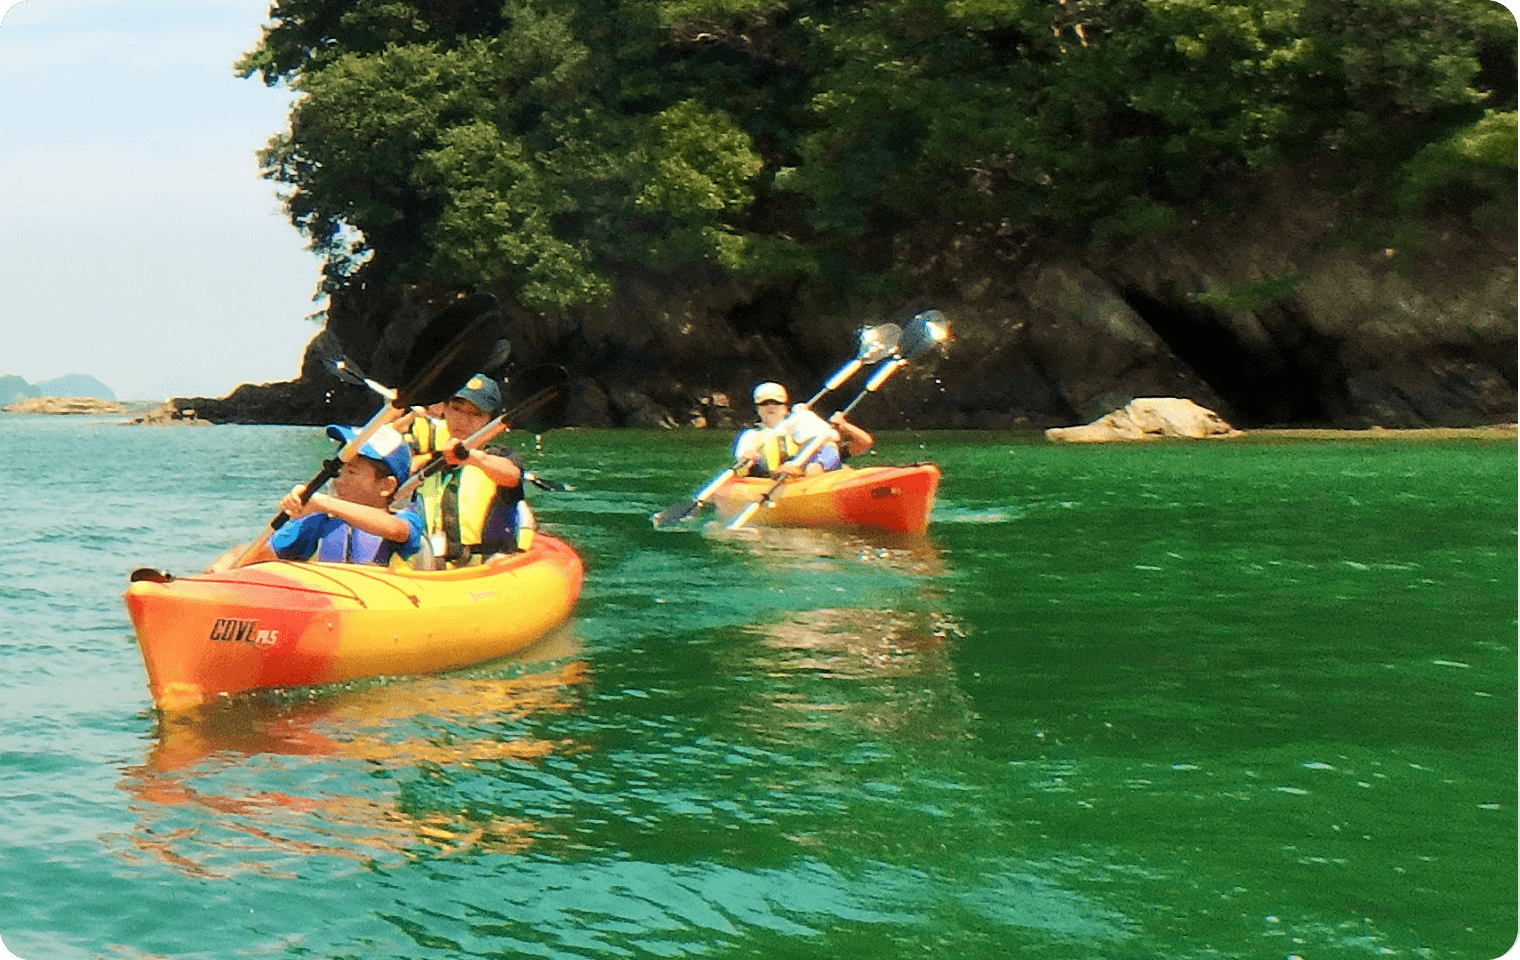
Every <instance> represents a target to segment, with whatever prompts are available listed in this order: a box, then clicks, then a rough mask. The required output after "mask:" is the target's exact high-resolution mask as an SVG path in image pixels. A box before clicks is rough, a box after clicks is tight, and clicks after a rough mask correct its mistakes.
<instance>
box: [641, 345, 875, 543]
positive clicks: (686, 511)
mask: <svg viewBox="0 0 1520 960" xmlns="http://www.w3.org/2000/svg"><path fill="white" fill-rule="evenodd" d="M902 333H903V331H902V328H901V327H899V326H898V325H897V324H895V323H883V324H878V325H877V326H874V327H864V328H862V329H861V331H860V339H859V344H858V346H857V347H856V350H855V356H854V357H853V358H851V359H850V361H849V362H848V363H846V364H845V365H844V366H842V367H840V368H839V369H838V370H836V371H834V373H833V375H832V376H830V377H829V378H828V380H826V381H824V384H823V386H822V387H821V388H820V389H819V390H818V392H817V393H815V394H813V396H812V397H811V398H809V399H808V400H807V401H806V402H805V403H800V404H798V405H797V406H796V407H793V408H792V412H791V413H788V414H787V415H786V419H784V420H782V421H781V422H780V423H778V424H776V425H775V426H774V427H766V428H765V429H763V430H762V431H761V432H760V438H759V439H760V441H761V446H763V445H764V442H765V441H766V440H768V439H769V438H770V437H773V436H776V435H778V434H780V433H782V432H784V431H785V430H786V429H788V428H789V427H790V425H791V421H792V417H793V414H795V413H796V412H797V410H799V409H803V410H811V409H812V407H813V404H815V403H817V402H818V401H819V400H821V399H823V395H824V394H826V393H828V392H829V391H831V390H834V389H837V388H838V387H839V386H840V385H841V384H843V383H844V382H845V381H847V380H849V379H850V378H851V377H853V376H855V374H856V373H857V372H859V370H860V368H861V367H863V366H865V365H866V364H868V363H876V362H877V361H879V360H881V359H882V358H883V357H886V356H889V355H890V354H892V352H893V351H895V350H896V349H897V345H898V341H899V340H900V339H901V337H902ZM752 463H754V460H753V459H752V458H740V459H738V460H735V461H734V464H733V466H731V467H728V468H727V469H725V470H724V471H723V472H721V473H719V474H718V475H717V476H716V477H713V478H712V482H710V483H708V485H707V486H705V487H703V488H702V489H701V490H699V491H698V492H697V495H696V496H694V497H692V498H691V499H690V500H686V501H684V502H682V503H673V504H671V505H670V506H668V507H666V508H665V509H664V510H661V511H660V512H659V513H657V514H655V515H654V516H652V517H650V521H651V522H652V523H653V524H654V525H655V527H657V528H658V527H668V526H671V525H673V524H677V523H681V522H683V521H686V520H689V519H691V518H692V517H694V516H696V515H697V512H698V511H700V510H701V509H702V507H704V506H705V505H706V504H707V502H708V501H709V500H711V499H712V497H713V494H715V493H717V492H718V488H719V487H721V486H723V484H725V483H727V482H728V480H729V479H730V478H731V477H736V476H738V475H739V474H740V473H742V472H743V471H744V470H746V469H748V468H749V466H750V465H751V464H752Z"/></svg>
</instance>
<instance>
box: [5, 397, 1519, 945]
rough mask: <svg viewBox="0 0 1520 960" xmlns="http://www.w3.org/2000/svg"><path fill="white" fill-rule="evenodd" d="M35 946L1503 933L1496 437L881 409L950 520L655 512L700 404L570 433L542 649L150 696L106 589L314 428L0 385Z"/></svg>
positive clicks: (1264, 940) (309, 452)
mask: <svg viewBox="0 0 1520 960" xmlns="http://www.w3.org/2000/svg"><path fill="white" fill-rule="evenodd" d="M0 441H3V442H0V450H4V451H5V452H4V454H0V457H3V459H0V462H3V463H4V465H5V475H6V476H8V477H10V478H11V483H10V490H9V496H8V497H7V498H6V499H5V500H4V501H0V503H3V506H0V518H3V521H4V522H3V528H4V530H5V533H4V534H3V536H4V537H5V541H6V542H5V549H4V550H0V573H3V576H0V584H3V586H0V596H3V599H4V607H3V610H4V617H3V619H0V703H3V705H4V716H5V722H4V724H3V725H0V798H3V800H4V809H5V815H4V817H3V818H0V939H3V941H4V943H5V946H6V947H7V948H8V949H9V950H10V951H11V952H12V953H14V954H16V955H17V956H19V957H21V958H23V960H75V958H111V960H118V958H122V960H147V958H160V957H171V958H205V960H213V958H214V960H225V958H233V957H281V958H284V957H290V958H295V957H305V958H326V960H336V958H350V957H352V958H365V960H376V958H408V960H418V958H425V960H434V958H440V960H441V958H456V957H472V958H473V957H495V958H516V957H555V958H645V957H661V958H667V957H675V958H737V957H754V958H759V957H764V958H778V957H809V958H813V957H828V958H870V960H880V958H886V957H891V958H897V957H912V956H935V957H941V958H956V960H960V958H1004V957H1048V958H1063V960H1064V958H1116V960H1117V958H1161V957H1165V958H1216V957H1217V958H1239V957H1262V958H1294V957H1299V958H1303V960H1321V958H1373V957H1424V958H1436V960H1446V958H1490V957H1495V956H1498V955H1500V954H1502V953H1504V952H1505V951H1506V950H1508V949H1509V947H1510V946H1511V944H1512V943H1513V941H1514V939H1515V934H1516V903H1517V891H1516V850H1517V832H1516V812H1517V806H1516V780H1517V772H1516V755H1517V743H1516V729H1517V709H1516V708H1517V698H1516V697H1517V694H1516V676H1517V663H1516V651H1515V644H1516V632H1517V623H1516V610H1517V597H1516V569H1517V568H1516V562H1517V561H1516V487H1517V477H1516V450H1515V445H1514V444H1513V442H1510V443H1485V442H1444V443H1407V442H1401V441H1383V442H1377V443H1361V442H1335V443H1330V442H1316V443H1284V442H1277V443H1266V442H1260V441H1256V440H1247V441H1235V442H1229V443H1209V444H1193V445H1188V444H1177V445H1151V446H1142V447H1059V446H1054V445H1047V444H1045V443H1044V442H1043V441H1041V440H1037V439H1032V438H1029V437H1022V436H1016V435H1013V434H961V433H945V434H940V433H922V434H891V435H887V436H886V437H884V438H882V451H881V455H880V457H879V458H878V459H879V460H880V461H881V462H905V461H910V460H915V459H920V458H924V459H932V460H933V461H935V462H936V463H938V464H940V465H941V466H942V468H943V469H944V472H945V480H944V483H943V486H942V489H941V499H940V503H939V505H938V507H937V508H936V511H935V515H934V522H933V525H932V527H931V531H930V534H929V535H928V536H927V537H924V538H917V539H912V538H889V537H865V536H859V535H843V534H828V533H819V532H798V531H780V530H775V531H770V530H759V531H750V532H748V533H744V534H728V533H724V532H721V531H715V530H713V529H711V528H704V527H702V526H701V525H700V524H697V525H693V526H692V527H690V528H689V529H680V530H666V531H656V530H654V529H653V528H652V527H651V525H650V524H649V521H648V518H649V515H650V514H652V513H653V512H655V511H656V510H659V509H660V508H662V507H664V506H666V505H668V504H670V503H672V502H675V501H678V500H681V499H684V498H685V497H688V496H690V494H691V493H692V492H693V491H695V490H696V489H698V488H699V487H701V486H702V485H703V484H704V483H705V482H706V480H707V479H708V478H709V477H711V476H712V474H713V473H715V472H716V470H717V469H718V468H720V467H721V466H722V465H723V462H724V459H725V454H726V445H727V438H725V437H720V436H716V435H710V434H704V433H695V432H688V433H614V432H598V431H564V432H561V433H556V434H550V435H548V436H547V437H545V438H544V440H543V445H542V449H541V450H538V451H530V453H531V455H530V459H531V460H532V462H533V464H534V465H535V466H536V467H537V468H538V469H539V470H540V472H541V473H542V474H544V475H545V476H547V477H550V478H552V479H555V480H560V481H563V482H567V483H570V484H571V485H573V486H574V487H575V490H574V491H572V492H568V493H556V494H547V493H540V494H537V495H536V497H535V504H536V506H537V507H538V511H539V515H540V518H541V520H542V521H543V525H544V527H545V528H546V529H548V530H550V531H553V532H555V533H556V534H558V535H560V536H562V537H563V538H564V539H566V540H568V541H569V542H570V543H572V544H573V545H575V546H576V548H577V549H578V550H579V551H580V552H581V553H582V555H583V556H584V558H585V560H586V565H587V580H586V590H585V594H584V596H583V599H582V603H581V605H580V607H579V610H578V615H577V617H576V618H575V620H574V621H573V623H571V624H570V625H569V626H568V627H567V628H566V629H564V630H562V631H560V632H559V633H558V634H557V635H555V636H554V637H551V638H550V639H549V640H548V641H547V642H546V643H545V644H544V645H543V646H542V647H540V648H539V649H538V650H536V651H535V652H534V653H533V654H532V655H531V656H530V657H527V658H525V659H524V660H522V661H515V662H510V663H501V664H492V665H488V666H486V667H482V668H477V669H475V670H471V671H467V672H465V673H464V674H461V675H455V676H448V677H434V678H422V679H411V680H395V681H389V682H383V683H371V684H364V685H355V686H354V687H351V688H347V689H343V690H329V691H321V692H318V693H313V692H310V691H302V692H298V693H293V694H289V695H283V696H277V697H270V698H266V699H263V700H258V701H252V702H246V703H241V704H235V705H230V706H226V707H223V708H220V709H218V710H216V711H213V712H212V713H210V714H209V715H208V716H205V717H201V718H199V719H196V720H194V721H174V722H160V720H159V719H158V718H157V717H156V715H155V714H154V713H153V711H152V710H151V709H150V706H149V700H148V696H147V691H146V686H145V683H144V680H143V673H142V666H141V662H140V660H139V657H138V654H137V651H136V648H135V646H134V644H133V642H132V637H131V627H130V624H129V623H128V620H127V617H126V612H125V609H124V607H123V605H122V602H121V592H122V590H123V588H124V586H125V578H126V574H127V572H128V571H130V570H131V569H133V568H135V567H138V566H143V565H152V566H157V567H165V568H168V569H170V570H173V571H176V572H181V573H183V572H191V571H194V570H195V569H197V568H198V567H200V566H203V565H204V564H205V563H207V562H209V561H210V560H211V559H212V558H213V557H214V556H216V555H217V554H218V553H219V552H220V551H221V550H222V549H224V548H225V547H227V546H228V545H230V544H231V543H233V542H236V541H238V540H241V539H246V538H247V537H249V536H250V535H251V534H252V533H254V532H256V531H257V530H258V529H259V528H260V526H261V525H262V524H263V523H265V522H266V521H267V520H268V518H269V516H270V514H271V513H272V511H273V509H274V504H275V502H276V500H277V497H278V495H279V494H280V493H281V492H282V491H283V490H285V489H287V488H288V487H289V485H290V484H292V483H294V482H296V481H298V480H302V479H305V478H306V477H308V476H310V474H311V473H312V472H314V470H315V467H316V463H317V460H318V459H320V457H321V456H323V455H325V453H326V452H327V449H328V447H329V446H330V445H329V444H328V443H327V441H325V440H323V439H321V437H320V432H319V431H317V430H315V429H311V428H283V427H215V428H205V429H192V428H179V429H167V430H153V429H141V428H126V427H119V426H116V425H114V424H111V423H108V422H101V421H79V420H71V419H65V418H47V417H21V416H15V415H8V416H6V417H0Z"/></svg>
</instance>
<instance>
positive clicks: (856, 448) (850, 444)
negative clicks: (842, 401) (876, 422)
mask: <svg viewBox="0 0 1520 960" xmlns="http://www.w3.org/2000/svg"><path fill="white" fill-rule="evenodd" d="M829 423H831V424H833V425H834V429H836V430H838V431H839V446H840V447H841V448H843V449H845V450H848V451H849V453H850V456H852V457H858V456H860V455H861V454H862V453H865V452H866V451H867V450H869V449H871V447H872V445H874V444H875V443H876V438H875V437H873V436H871V435H870V434H869V433H866V432H865V431H864V430H862V429H861V428H860V427H857V426H856V425H855V424H853V423H851V422H850V421H849V419H848V418H846V417H845V415H844V411H842V410H841V411H840V412H838V413H836V414H834V415H833V416H832V417H830V418H829Z"/></svg>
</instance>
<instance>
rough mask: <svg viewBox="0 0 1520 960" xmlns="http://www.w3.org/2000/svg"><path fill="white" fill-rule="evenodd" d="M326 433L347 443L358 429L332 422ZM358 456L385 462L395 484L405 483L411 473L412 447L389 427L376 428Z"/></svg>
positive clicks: (356, 434)
mask: <svg viewBox="0 0 1520 960" xmlns="http://www.w3.org/2000/svg"><path fill="white" fill-rule="evenodd" d="M327 435H328V436H329V437H332V438H333V439H334V440H341V441H343V442H344V443H348V442H349V441H350V440H352V439H353V438H354V437H357V436H358V435H359V431H357V430H355V429H354V428H353V427H341V426H339V425H338V424H336V423H333V424H328V427H327ZM359 456H361V457H367V458H369V459H370V460H378V461H380V462H381V463H383V464H385V468H386V469H387V470H389V471H390V472H391V475H392V476H394V477H395V478H396V483H397V484H402V483H405V482H406V478H407V477H409V476H411V475H412V448H411V447H408V446H407V445H406V440H404V439H403V438H402V436H401V434H399V433H397V432H396V431H395V430H393V429H391V428H390V427H381V428H380V429H379V430H376V431H375V432H374V433H373V434H372V435H371V436H370V438H369V440H368V441H367V442H366V443H365V444H364V446H362V447H360V448H359Z"/></svg>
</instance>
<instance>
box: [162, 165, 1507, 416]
mask: <svg viewBox="0 0 1520 960" xmlns="http://www.w3.org/2000/svg"><path fill="white" fill-rule="evenodd" d="M1253 196H1254V198H1255V202H1254V203H1251V204H1249V205H1241V206H1240V207H1238V208H1237V209H1235V210H1234V211H1233V212H1226V213H1218V214H1214V215H1212V218H1211V219H1200V220H1197V221H1195V222H1193V223H1192V224H1190V225H1188V226H1186V227H1185V228H1183V229H1182V230H1180V231H1178V232H1176V233H1173V234H1168V235H1166V236H1161V237H1156V238H1153V239H1150V240H1147V241H1143V242H1136V243H1134V244H1132V245H1130V246H1127V247H1124V248H1122V249H1106V250H1098V249H1095V248H1093V247H1091V246H1088V245H1085V244H1084V245H1080V246H1073V245H1063V244H1062V243H1060V242H1058V241H1057V240H1054V239H1052V240H1050V241H1049V242H1048V243H1046V244H1044V245H1042V246H1040V247H1039V249H1033V248H1032V246H1024V247H1018V248H1016V249H1015V248H1008V247H1005V242H1004V241H1003V240H1002V239H1000V238H998V237H991V238H976V237H971V236H963V235H959V234H957V232H956V230H955V228H953V227H947V228H931V227H920V228H918V229H917V230H915V231H912V232H911V233H910V234H908V235H905V236H903V237H900V238H899V239H900V241H901V244H902V246H903V248H904V249H908V250H910V251H912V250H916V251H918V252H917V253H916V254H910V257H911V262H912V263H913V264H914V266H913V270H912V272H913V274H914V275H915V276H916V278H917V283H918V287H917V291H916V293H915V295H914V296H913V297H912V298H911V299H909V300H906V301H904V302H902V303H900V304H899V305H898V309H896V310H895V311H893V312H892V313H891V314H890V315H889V316H885V317H884V316H882V315H877V314H865V313H862V314H860V315H858V316H850V317H836V318H833V319H828V320H825V319H822V318H819V317H817V316H813V315H808V314H807V312H806V311H805V309H804V307H803V304H802V299H801V297H800V295H799V294H798V292H797V290H796V289H794V288H787V287H761V286H755V285H752V284H746V283H741V282H738V281H735V280H733V279H731V278H728V277H727V276H725V275H723V274H722V273H720V272H719V271H717V270H716V269H708V268H702V267H693V268H688V269H685V270H680V271H675V272H672V273H668V274H662V275H658V276H655V275H642V274H636V273H629V274H626V275H624V276H622V277H620V278H619V281H618V296H617V297H616V298H615V299H614V301H613V302H612V303H611V304H610V305H609V306H607V307H605V308H602V309H599V310H584V311H579V312H577V313H574V314H569V315H562V316H550V315H541V314H530V313H527V312H524V311H520V310H518V311H515V315H514V316H513V318H512V324H511V330H512V336H513V346H514V352H513V356H514V360H515V362H516V363H518V364H520V365H527V364H532V363H536V362H543V361H552V362H557V363H561V364H563V365H565V366H566V367H567V368H568V369H569V370H570V372H571V375H572V378H573V381H574V398H573V403H572V406H571V411H570V417H571V419H572V421H573V422H575V423H579V424H583V425H590V426H657V425H663V426H675V425H690V424H698V423H700V424H703V425H707V426H712V427H717V428H722V429H731V428H732V427H734V426H735V425H736V423H737V422H739V421H744V420H748V419H749V418H750V416H751V411H750V409H749V407H748V405H747V404H739V405H738V406H737V408H736V407H733V406H729V405H726V404H725V402H721V401H722V399H723V398H725V397H728V396H732V397H745V396H747V395H748V391H749V389H750V388H751V386H752V385H753V384H754V383H755V382H756V381H759V380H767V379H779V380H782V381H784V382H786V383H788V384H789V385H790V386H791V387H792V390H793V392H794V393H797V394H802V393H804V392H811V391H812V390H813V389H814V388H815V387H816V386H817V385H818V384H820V383H821V382H822V380H823V379H824V378H825V377H826V376H827V375H828V374H829V373H830V372H832V370H834V369H835V368H836V367H837V366H838V365H839V364H840V363H841V362H843V360H844V359H846V358H848V357H849V356H850V354H851V352H852V350H853V348H854V343H853V340H852V337H853V331H854V330H855V328H857V327H858V326H860V325H862V324H865V323H872V322H880V321H881V320H882V319H894V320H901V319H903V318H905V317H906V316H908V315H910V314H911V313H912V312H913V311H914V310H917V309H923V308H925V307H931V306H932V307H936V308H938V309H939V310H941V311H943V312H944V313H945V314H946V315H947V316H948V317H949V318H950V319H951V321H952V323H953V326H954V342H953V343H951V344H950V345H949V347H948V349H947V350H946V351H945V354H944V356H943V358H942V359H940V360H938V361H937V362H935V363H932V364H931V363H928V362H921V363H915V364H913V365H910V367H908V368H907V369H906V370H905V371H904V372H903V373H902V374H901V375H899V376H898V377H897V378H896V379H894V380H893V381H892V382H891V383H890V384H888V385H887V386H886V387H885V388H883V390H882V391H881V392H880V393H879V394H878V395H877V396H873V397H871V398H869V399H867V400H866V401H865V402H864V403H863V404H862V405H861V407H860V408H859V410H858V419H860V421H861V422H862V423H865V424H869V425H870V426H872V427H873V428H877V429H886V428H892V427H901V426H908V425H913V426H926V427H972V428H978V427H998V428H1008V427H1021V426H1022V427H1031V428H1036V427H1037V428H1044V427H1050V426H1066V425H1071V424H1080V423H1087V422H1089V421H1091V420H1093V419H1094V418H1096V417H1099V416H1101V415H1103V414H1105V413H1106V412H1109V411H1113V410H1116V409H1119V408H1121V407H1123V406H1124V405H1125V404H1126V403H1128V402H1129V401H1130V400H1131V399H1133V398H1135V397H1179V398H1185V399H1189V400H1192V401H1194V402H1196V403H1198V404H1200V405H1201V406H1203V407H1206V408H1208V409H1210V410H1214V411H1218V412H1219V414H1220V415H1221V416H1222V417H1224V418H1225V419H1226V420H1227V421H1228V422H1230V423H1233V424H1236V425H1238V426H1241V427H1261V426H1270V425H1295V424H1298V425H1308V424H1313V425H1333V426H1341V427H1366V426H1370V425H1375V424H1376V425H1382V426H1389V427H1406V426H1425V425H1467V424H1477V423H1494V422H1501V421H1512V420H1514V419H1515V417H1516V351H1517V341H1516V319H1517V316H1516V315H1517V292H1516V291H1517V280H1516V237H1515V234H1514V231H1513V230H1512V229H1510V228H1497V229H1494V230H1490V231H1488V232H1478V231H1475V230H1474V229H1473V228H1472V227H1470V226H1469V225H1467V224H1466V222H1465V221H1462V220H1460V219H1458V218H1455V217H1453V218H1452V219H1450V220H1449V221H1432V222H1428V223H1427V224H1426V237H1425V240H1424V243H1423V247H1422V248H1420V249H1413V250H1400V249H1390V248H1376V249H1365V248H1363V247H1361V246H1355V245H1352V244H1349V243H1347V242H1344V241H1340V240H1337V239H1336V238H1337V230H1338V229H1340V224H1341V223H1342V219H1343V216H1344V214H1345V210H1344V209H1343V207H1342V204H1341V201H1339V200H1338V199H1337V198H1336V196H1335V195H1333V194H1332V193H1331V192H1329V191H1328V190H1324V189H1319V188H1318V187H1317V186H1315V184H1314V183H1313V182H1312V179H1308V178H1306V177H1302V176H1301V177H1298V178H1296V179H1295V178H1290V177H1288V176H1286V175H1282V176H1278V177H1275V178H1273V179H1271V180H1269V181H1266V182H1264V183H1262V184H1260V185H1258V189H1257V190H1256V192H1255V193H1253ZM426 293H427V291H423V290H418V289H415V288H408V289H402V288H399V287H396V286H391V285H384V284H367V285H356V286H355V287H354V288H353V289H351V290H350V291H347V292H345V293H344V294H342V295H340V296H338V297H337V298H335V301H334V303H333V304H332V308H331V310H330V311H329V314H330V319H329V328H330V329H332V330H333V332H334V333H335V334H336V335H337V336H338V337H339V339H340V340H341V342H342V343H343V344H344V346H345V349H347V350H349V351H351V352H352V355H353V356H354V358H355V359H356V360H358V361H359V362H361V363H363V364H364V366H365V369H366V370H368V371H371V372H370V375H371V376H375V377H380V378H383V377H384V376H387V375H391V374H393V372H394V371H395V370H396V369H397V368H398V367H399V358H400V357H402V356H404V353H405V349H406V347H407V345H408V344H409V342H410V338H411V336H412V335H413V334H414V332H415V330H416V329H417V327H418V324H419V323H420V322H421V320H422V318H423V317H425V315H426V300H427V297H426V295H425V294H426ZM855 388H856V387H855V385H851V386H847V387H846V388H844V389H842V390H840V391H838V392H837V393H835V394H833V395H831V396H829V397H826V398H825V399H824V401H823V402H822V403H821V404H820V407H821V408H827V409H828V410H832V409H835V408H837V407H839V406H843V405H844V404H845V403H846V402H847V401H848V399H849V398H850V397H851V396H852V392H851V391H852V390H853V389H855ZM174 402H175V403H176V404H177V405H179V406H192V407H194V408H195V409H196V410H197V411H198V412H199V414H200V415H201V416H203V417H208V418H210V419H213V420H218V421H238V422H283V423H323V422H329V421H335V420H344V419H347V420H349V421H352V422H359V421H362V420H364V419H367V418H368V416H370V415H371V414H372V413H373V411H374V410H375V409H376V408H377V403H376V398H375V397H374V396H373V395H372V394H368V393H367V392H366V391H364V390H363V389H362V388H352V387H346V386H343V385H341V384H339V383H337V382H336V381H335V380H333V379H332V378H331V377H330V376H329V375H327V374H326V373H324V372H323V371H322V369H321V366H320V364H318V363H314V361H313V359H312V358H311V357H308V358H307V362H306V363H305V364H304V365H303V369H302V376H301V378H300V379H299V380H297V381H294V382H291V383H284V384H270V385H264V386H262V387H248V386H245V387H240V388H239V389H238V390H237V391H236V392H234V393H233V394H232V395H230V396H228V397H226V398H223V399H221V400H207V399H201V398H196V399H192V400H176V401H174Z"/></svg>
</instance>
